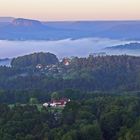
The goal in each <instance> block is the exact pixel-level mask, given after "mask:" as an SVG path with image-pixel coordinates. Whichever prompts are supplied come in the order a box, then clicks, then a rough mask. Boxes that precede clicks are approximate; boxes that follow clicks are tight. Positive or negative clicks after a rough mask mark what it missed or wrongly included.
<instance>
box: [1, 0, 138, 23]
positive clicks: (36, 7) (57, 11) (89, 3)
mask: <svg viewBox="0 0 140 140" xmlns="http://www.w3.org/2000/svg"><path fill="white" fill-rule="evenodd" d="M0 16H14V17H24V18H34V19H40V20H108V19H109V20H120V19H124V20H125V19H140V0H0Z"/></svg>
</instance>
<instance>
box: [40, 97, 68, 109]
mask: <svg viewBox="0 0 140 140" xmlns="http://www.w3.org/2000/svg"><path fill="white" fill-rule="evenodd" d="M68 102H70V99H67V98H64V99H61V100H52V101H51V102H48V103H44V104H43V106H44V107H65V106H66V104H67V103H68Z"/></svg>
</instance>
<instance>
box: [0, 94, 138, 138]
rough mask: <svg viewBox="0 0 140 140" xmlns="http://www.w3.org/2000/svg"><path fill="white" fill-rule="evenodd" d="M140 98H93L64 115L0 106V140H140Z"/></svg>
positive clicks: (70, 106) (70, 105)
mask: <svg viewBox="0 0 140 140" xmlns="http://www.w3.org/2000/svg"><path fill="white" fill-rule="evenodd" d="M139 106H140V97H138V96H132V95H131V96H130V95H129V96H128V95H123V96H111V95H104V96H94V97H92V98H88V99H83V100H81V101H76V100H75V101H74V100H73V101H71V102H69V103H68V104H67V105H66V107H65V108H64V110H63V111H62V112H60V111H58V110H57V109H56V110H55V109H54V110H52V109H50V108H48V109H46V108H43V107H42V108H40V109H38V108H37V106H36V105H24V106H23V105H18V104H17V105H15V106H13V107H9V106H8V105H4V104H3V105H2V104H1V105H0V138H1V140H139V138H140V133H139V130H140V110H139Z"/></svg>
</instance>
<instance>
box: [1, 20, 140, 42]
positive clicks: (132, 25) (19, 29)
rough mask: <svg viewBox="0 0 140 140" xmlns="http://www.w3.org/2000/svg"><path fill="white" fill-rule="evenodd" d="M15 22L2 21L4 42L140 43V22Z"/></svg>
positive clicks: (2, 38)
mask: <svg viewBox="0 0 140 140" xmlns="http://www.w3.org/2000/svg"><path fill="white" fill-rule="evenodd" d="M11 20H12V21H11V22H8V23H7V22H6V23H5V22H0V39H1V40H60V39H67V38H72V39H79V38H87V37H99V38H101V37H104V38H110V39H128V40H140V21H75V22H74V21H73V22H61V21H60V22H41V21H37V20H30V19H23V18H17V19H14V18H11ZM3 21H4V19H3ZM5 21H6V19H5ZM7 21H9V20H8V18H7Z"/></svg>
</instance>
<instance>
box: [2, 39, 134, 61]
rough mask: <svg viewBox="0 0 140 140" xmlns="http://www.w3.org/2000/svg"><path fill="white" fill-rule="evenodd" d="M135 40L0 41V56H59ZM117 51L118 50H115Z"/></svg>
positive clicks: (93, 50) (82, 53)
mask: <svg viewBox="0 0 140 140" xmlns="http://www.w3.org/2000/svg"><path fill="white" fill-rule="evenodd" d="M132 42H135V41H124V40H111V39H106V38H83V39H77V40H71V39H65V40H58V41H8V40H1V41H0V58H13V57H17V56H22V55H25V54H30V53H34V52H51V53H54V54H56V55H57V56H58V57H59V58H62V57H70V56H79V57H85V56H88V55H89V54H91V53H97V52H105V51H104V50H103V49H104V48H106V47H110V46H115V45H121V44H127V43H132ZM117 53H118V52H117Z"/></svg>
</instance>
